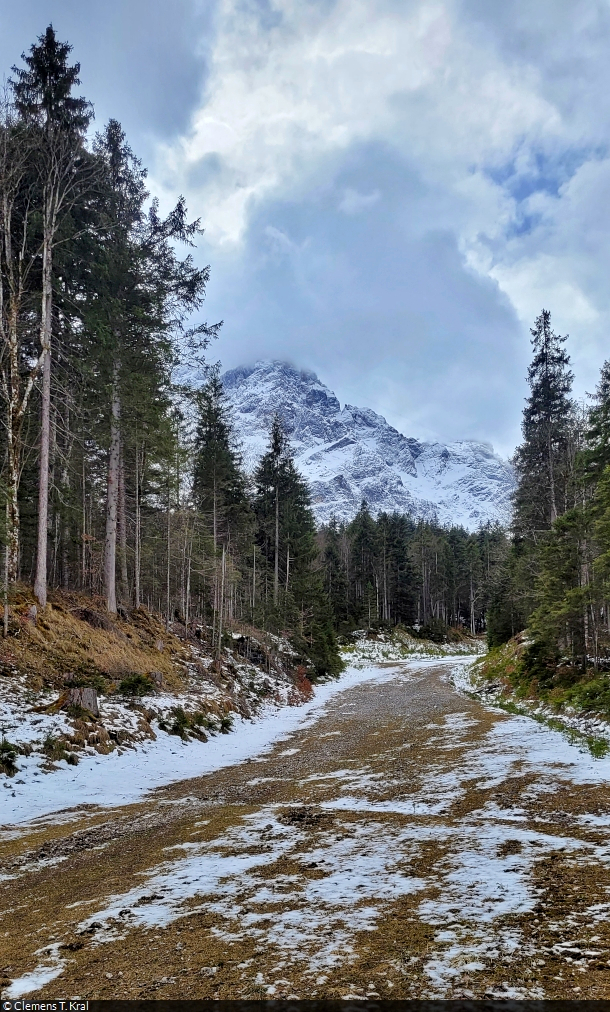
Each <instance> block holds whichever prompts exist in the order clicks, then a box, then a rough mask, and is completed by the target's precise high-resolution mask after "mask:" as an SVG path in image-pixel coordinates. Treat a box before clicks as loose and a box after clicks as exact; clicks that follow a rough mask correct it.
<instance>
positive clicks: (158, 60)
mask: <svg viewBox="0 0 610 1012" xmlns="http://www.w3.org/2000/svg"><path fill="white" fill-rule="evenodd" d="M50 20H52V21H53V24H54V26H55V28H56V30H57V31H58V33H59V35H60V37H62V38H65V39H68V40H69V41H71V42H72V44H73V46H74V57H75V59H77V60H79V61H80V63H81V79H82V89H81V90H82V93H83V94H85V95H86V96H87V97H88V98H90V99H91V100H92V101H93V102H94V103H95V107H96V122H97V124H98V126H101V125H102V124H103V123H104V121H105V120H106V119H107V118H108V117H109V116H114V117H116V118H118V119H120V120H121V122H122V123H123V125H124V127H125V128H126V130H127V132H128V135H129V137H130V140H131V143H132V146H133V147H134V149H135V150H136V152H137V153H139V154H140V155H141V157H142V158H143V159H144V161H145V163H146V164H147V165H148V166H149V169H150V185H151V190H152V191H153V192H154V193H156V194H157V195H158V196H159V197H160V199H161V201H162V204H163V206H165V207H169V205H170V204H171V202H172V201H174V200H175V199H176V197H177V196H178V195H179V194H180V193H184V194H185V196H186V197H187V200H188V204H189V208H190V210H191V212H192V214H193V216H194V217H197V216H200V217H201V219H202V222H203V224H204V226H205V228H206V235H205V238H204V240H203V241H202V243H201V247H200V249H199V251H198V253H197V256H198V257H199V258H201V261H202V262H205V263H208V262H209V263H210V264H211V265H212V278H211V282H210V286H209V290H208V298H207V304H206V312H205V316H206V318H207V319H208V321H209V322H215V321H216V320H218V319H223V320H224V321H225V324H224V328H223V336H222V338H221V340H220V341H219V342H218V345H217V347H216V349H215V352H214V354H215V355H216V356H217V357H219V358H220V359H221V360H222V362H223V364H224V365H225V366H226V367H232V366H235V365H238V364H242V363H248V362H253V361H254V360H255V359H256V358H261V357H277V358H285V359H289V360H291V361H292V362H294V363H295V364H297V365H301V366H304V367H308V368H312V369H315V370H316V371H317V372H318V374H319V375H320V378H321V379H322V380H323V381H324V382H326V383H327V384H328V385H329V386H331V387H332V388H333V389H334V390H335V391H336V393H337V395H338V397H339V398H340V400H341V401H342V402H344V401H347V402H350V403H355V404H359V405H362V406H368V407H372V408H374V409H375V410H377V411H379V412H381V413H382V414H384V415H385V416H386V417H387V418H388V419H389V420H390V421H391V422H392V423H393V424H394V425H396V426H397V427H398V428H400V429H401V430H402V431H404V432H406V433H407V434H408V435H414V436H420V437H422V436H423V437H428V438H429V437H435V438H441V439H457V438H482V439H487V440H490V441H492V442H493V443H494V445H495V446H496V447H497V448H499V449H500V450H501V452H504V453H508V452H510V451H511V450H512V448H513V447H514V445H515V442H516V441H517V440H518V438H519V422H520V412H521V407H522V403H523V396H524V394H525V383H524V376H525V371H526V368H527V362H528V359H529V352H530V348H529V334H528V328H529V327H530V326H531V324H532V322H533V319H534V317H535V316H536V314H537V313H538V312H539V311H540V309H541V308H542V307H543V306H544V307H545V308H548V309H550V310H551V312H552V314H553V322H554V326H555V329H556V330H558V331H560V332H561V333H569V335H570V341H569V350H570V353H571V355H572V361H573V366H574V371H575V373H576V387H575V389H576V393H577V394H578V396H584V394H585V391H587V390H591V389H593V388H594V386H595V383H596V375H597V372H598V370H599V367H600V365H601V363H602V362H603V360H604V358H606V357H610V342H609V341H608V336H609V335H610V228H609V226H610V200H609V197H610V150H609V147H610V145H609V141H610V61H609V53H610V0H597V2H596V0H586V2H584V0H583V2H581V0H561V2H560V3H558V2H557V0H502V2H501V3H500V2H489V0H171V3H170V2H168V0H105V2H104V3H103V4H100V3H93V2H88V3H87V2H85V3H83V0H21V3H20V4H19V5H17V4H16V3H15V2H14V0H0V58H1V61H2V66H3V68H4V71H5V73H8V72H9V71H10V66H11V64H12V63H15V62H18V61H19V55H20V53H21V52H22V51H23V50H24V49H25V48H27V47H29V45H30V44H31V42H32V41H34V39H35V37H36V35H38V34H40V32H42V31H43V30H44V28H45V27H46V25H47V24H48V22H49V21H50Z"/></svg>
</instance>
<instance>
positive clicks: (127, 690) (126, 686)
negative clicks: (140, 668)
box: [119, 674, 154, 696]
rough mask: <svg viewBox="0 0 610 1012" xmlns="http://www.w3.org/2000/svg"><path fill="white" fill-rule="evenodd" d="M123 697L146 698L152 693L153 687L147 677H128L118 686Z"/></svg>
mask: <svg viewBox="0 0 610 1012" xmlns="http://www.w3.org/2000/svg"><path fill="white" fill-rule="evenodd" d="M119 692H120V693H121V694H122V695H123V696H148V695H150V693H151V692H154V685H153V683H152V682H151V680H150V678H149V677H148V675H139V674H137V675H129V676H128V677H127V678H124V679H123V681H122V682H121V684H120V685H119Z"/></svg>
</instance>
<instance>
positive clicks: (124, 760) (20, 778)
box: [0, 658, 473, 828]
mask: <svg viewBox="0 0 610 1012" xmlns="http://www.w3.org/2000/svg"><path fill="white" fill-rule="evenodd" d="M472 659H473V658H470V659H469V660H470V661H472ZM451 661H452V662H453V663H455V659H454V658H451ZM464 662H465V663H467V662H468V659H465V661H464ZM439 663H440V664H442V663H443V658H430V659H428V660H423V661H422V660H414V661H411V662H404V661H403V662H402V663H401V664H400V669H399V670H398V669H397V667H396V666H392V667H391V666H388V667H383V668H382V667H376V666H365V667H354V666H352V667H348V668H347V669H346V670H345V671H344V672H343V674H342V675H341V676H340V677H339V678H337V679H335V680H332V681H328V682H324V683H322V684H320V685H317V686H316V687H315V695H314V697H313V699H311V700H310V701H309V702H306V703H303V704H302V705H301V706H284V707H280V708H278V707H274V706H271V705H269V706H268V707H267V708H266V709H265V710H264V711H263V712H262V713H261V716H260V717H259V718H257V719H256V720H255V721H249V720H244V719H243V718H238V719H237V720H236V721H235V725H234V730H233V732H232V733H230V734H223V735H218V736H217V737H214V738H211V739H210V740H209V741H207V742H201V741H196V740H194V741H189V742H188V743H184V742H182V741H181V740H180V738H178V737H177V736H176V735H169V734H166V733H165V732H163V731H160V732H159V733H158V735H157V739H156V741H146V742H144V743H142V744H141V745H140V747H139V748H138V749H126V750H125V751H123V752H122V754H121V753H119V751H118V750H116V751H114V752H111V753H110V754H109V755H106V756H102V755H98V754H97V753H96V754H95V755H87V756H84V757H83V758H81V760H80V762H79V765H78V766H77V767H74V766H69V765H68V763H67V762H65V761H63V760H62V761H61V762H58V763H57V767H58V768H57V769H56V770H55V771H54V772H53V773H45V772H43V771H42V767H43V759H42V757H41V756H40V755H31V756H20V757H19V760H18V765H19V773H18V775H17V777H14V778H12V779H10V780H5V781H4V783H3V787H4V789H3V790H0V825H2V826H6V827H7V828H8V827H9V826H12V825H14V824H15V823H19V825H20V826H21V827H22V828H23V823H24V820H31V819H35V818H39V817H41V816H47V815H50V814H51V813H55V812H60V811H62V810H63V811H65V810H67V809H71V808H75V807H77V806H82V805H96V806H99V807H110V806H116V805H124V804H129V803H132V802H135V801H139V800H140V799H141V798H142V797H143V795H145V794H146V792H147V791H150V790H152V789H153V788H155V787H161V786H164V785H167V784H171V783H173V782H175V781H180V780H185V779H189V778H191V777H198V776H204V775H205V774H206V773H213V772H215V771H216V770H219V769H224V768H225V767H227V766H233V765H237V764H238V763H242V762H245V761H246V760H248V759H253V758H254V757H256V756H258V757H259V761H262V760H261V758H260V757H261V755H262V757H264V753H265V752H266V751H269V750H270V749H271V748H272V747H273V746H274V745H275V744H276V743H277V742H278V741H282V740H283V739H285V738H288V737H289V736H290V735H291V734H292V733H293V732H294V731H296V730H298V729H299V728H305V727H310V726H311V724H312V723H313V722H315V721H316V720H318V719H319V717H320V716H321V715H322V714H323V713H324V708H325V706H326V705H327V704H328V703H329V702H330V701H331V700H332V699H334V698H335V696H337V695H338V694H340V693H342V692H346V691H348V690H349V689H351V688H353V687H355V686H357V685H361V684H363V683H365V682H370V681H375V682H377V683H379V684H381V683H383V682H387V681H393V680H395V679H396V678H410V677H411V674H410V672H411V670H412V669H414V668H418V669H419V668H422V667H426V666H431V665H434V666H436V665H438V664H439ZM51 719H52V720H53V721H55V720H56V719H57V718H49V720H51ZM59 720H63V718H59ZM45 730H46V727H45Z"/></svg>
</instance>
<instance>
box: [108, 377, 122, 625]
mask: <svg viewBox="0 0 610 1012" xmlns="http://www.w3.org/2000/svg"><path fill="white" fill-rule="evenodd" d="M120 452H121V397H120V393H119V366H118V363H117V365H115V367H114V375H113V382H112V403H111V411H110V449H109V452H108V491H107V497H106V542H105V545H104V591H105V595H106V608H107V609H108V611H109V612H110V613H111V614H112V615H116V610H117V604H116V535H117V513H118V502H119V464H120Z"/></svg>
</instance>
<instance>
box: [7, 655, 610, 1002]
mask: <svg viewBox="0 0 610 1012" xmlns="http://www.w3.org/2000/svg"><path fill="white" fill-rule="evenodd" d="M446 671H447V667H446V666H444V667H439V668H430V667H428V668H422V669H421V670H419V671H409V672H407V671H406V670H405V671H402V672H401V670H400V668H397V671H396V677H395V678H394V679H393V680H392V681H388V682H385V683H383V684H376V683H375V682H368V683H364V684H362V685H360V686H358V687H354V688H351V689H349V690H347V691H345V692H343V693H341V694H339V695H337V696H336V697H334V700H333V701H332V702H330V703H329V704H328V705H327V706H326V708H325V711H324V712H323V713H322V714H321V715H320V717H319V719H318V720H317V721H316V722H315V723H312V724H311V725H310V726H309V727H307V728H306V729H303V730H301V731H299V732H297V733H295V734H294V735H292V737H291V738H290V739H289V740H285V741H283V742H282V743H281V744H278V745H277V746H276V747H275V748H274V749H273V750H272V751H270V752H268V753H266V754H265V755H264V756H262V757H260V758H259V759H257V760H253V761H251V762H246V763H243V764H241V765H239V766H235V767H232V768H230V769H228V770H224V771H221V772H218V773H214V774H210V775H208V776H205V777H201V778H197V779H193V780H188V781H183V782H181V783H179V784H175V785H173V786H172V787H170V788H166V789H162V790H158V791H156V792H154V794H152V795H150V796H149V797H148V799H147V800H146V801H145V802H142V803H140V804H137V805H130V806H128V807H125V808H122V809H114V810H111V811H108V810H106V811H100V810H90V811H84V812H77V813H72V814H71V815H69V816H66V817H65V820H64V821H61V820H39V821H38V822H37V823H36V824H35V825H34V824H33V825H30V826H29V827H26V829H25V831H24V832H23V833H21V834H11V833H9V834H5V837H4V838H3V843H2V844H1V849H0V854H1V858H2V870H3V871H4V873H5V874H6V875H7V876H8V877H7V878H6V879H5V880H4V881H2V882H0V907H1V909H2V911H3V913H2V925H1V927H0V930H1V932H2V934H3V935H4V937H3V939H2V951H3V953H4V954H5V955H4V956H3V960H4V964H5V965H4V966H3V968H0V969H2V971H3V976H4V979H3V981H2V983H3V985H4V986H5V991H4V992H3V996H12V997H22V996H25V995H26V994H29V995H34V994H35V995H36V996H37V997H41V998H42V997H47V998H52V997H76V996H79V997H81V998H86V997H87V998H221V999H236V998H261V999H262V998H267V997H275V998H279V997H288V996H292V997H298V998H302V999H305V998H311V997H318V998H346V997H348V996H351V997H356V996H358V997H364V996H366V995H371V996H376V997H380V998H431V997H440V998H452V997H462V996H463V997H472V998H483V997H484V996H486V995H488V996H491V995H493V996H497V997H510V996H513V997H531V998H551V999H556V998H566V997H568V998H570V997H571V998H588V999H600V998H610V962H609V960H610V926H609V924H608V912H609V911H610V896H609V895H608V890H609V889H610V848H609V847H608V828H609V827H610V787H609V786H608V785H607V782H605V781H604V777H603V771H604V770H605V769H607V768H610V763H608V762H607V761H606V760H603V761H601V762H600V763H598V764H597V765H595V763H594V760H592V759H590V757H589V756H587V755H583V756H581V755H580V753H578V752H577V750H576V749H575V748H574V747H573V746H569V745H567V744H566V743H565V741H564V739H562V738H561V736H560V735H558V734H557V733H555V732H550V731H547V730H545V729H544V728H540V727H539V726H538V725H536V724H534V723H533V722H532V721H529V720H527V719H525V718H515V717H508V716H506V715H504V714H501V713H494V712H491V711H489V710H486V709H485V708H483V707H482V706H481V705H480V704H479V703H477V702H475V701H473V700H470V699H466V698H463V697H461V696H460V695H459V694H458V693H456V692H455V691H454V689H453V688H452V687H451V686H450V685H449V684H448V682H447V681H445V680H444V673H446ZM573 763H576V765H572V764H573ZM581 765H582V768H583V769H584V771H585V772H584V773H583V772H582V770H581ZM587 771H589V772H587ZM58 971H60V972H59V973H58ZM29 974H32V976H28V975H29ZM45 980H46V981H47V982H46V983H45ZM11 982H13V983H11Z"/></svg>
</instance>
